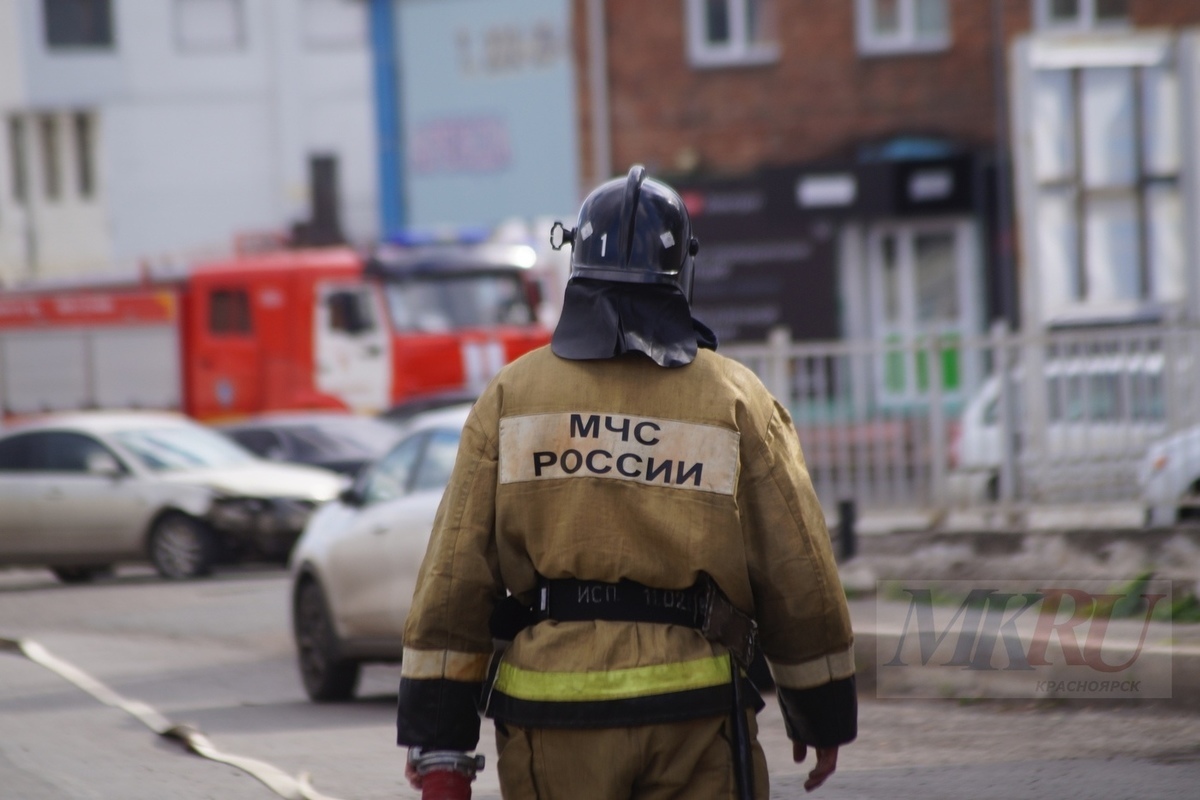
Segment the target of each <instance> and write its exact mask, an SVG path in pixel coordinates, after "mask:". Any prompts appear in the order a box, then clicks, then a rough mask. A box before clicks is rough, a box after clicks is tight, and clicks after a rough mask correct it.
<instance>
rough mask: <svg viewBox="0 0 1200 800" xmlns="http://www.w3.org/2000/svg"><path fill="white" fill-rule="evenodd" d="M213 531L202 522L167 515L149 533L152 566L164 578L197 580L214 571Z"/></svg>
mask: <svg viewBox="0 0 1200 800" xmlns="http://www.w3.org/2000/svg"><path fill="white" fill-rule="evenodd" d="M213 551H214V542H213V536H212V532H211V531H209V530H208V528H207V527H205V526H204V524H203V523H201V522H200V521H199V520H196V519H192V518H191V517H188V516H184V515H183V514H168V515H167V516H165V517H163V518H162V519H160V520H159V521H158V522H157V523H155V525H154V530H153V531H151V532H150V563H152V564H153V565H154V568H155V569H156V570H158V574H159V575H162V576H163V577H164V578H171V579H173V580H179V579H182V578H198V577H200V576H201V575H207V574H208V573H209V572H211V571H212V565H213V560H214V556H213Z"/></svg>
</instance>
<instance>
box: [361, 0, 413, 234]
mask: <svg viewBox="0 0 1200 800" xmlns="http://www.w3.org/2000/svg"><path fill="white" fill-rule="evenodd" d="M370 4H371V5H370V15H371V16H370V23H371V67H372V71H373V74H374V78H375V80H374V84H375V138H376V148H377V152H378V158H379V164H378V169H379V181H378V183H379V227H380V238H383V239H388V238H391V237H392V236H394V235H396V234H398V233H399V232H400V231H401V230H402V229H403V228H404V222H405V218H406V216H407V209H406V208H405V202H404V199H405V198H404V180H403V177H404V172H403V164H404V141H403V136H402V128H401V124H400V121H401V118H402V109H401V102H400V61H399V58H398V57H397V42H396V36H397V30H396V9H395V0H370Z"/></svg>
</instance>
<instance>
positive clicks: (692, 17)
mask: <svg viewBox="0 0 1200 800" xmlns="http://www.w3.org/2000/svg"><path fill="white" fill-rule="evenodd" d="M685 11H686V16H687V19H686V21H685V25H686V27H687V39H688V56H689V58H690V59H691V63H692V64H693V65H694V66H698V67H720V66H737V65H755V64H766V63H770V62H773V61H776V60H778V58H779V45H778V44H777V43H776V40H775V0H687V5H686V6H685Z"/></svg>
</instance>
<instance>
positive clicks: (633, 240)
mask: <svg viewBox="0 0 1200 800" xmlns="http://www.w3.org/2000/svg"><path fill="white" fill-rule="evenodd" d="M567 242H570V243H571V245H572V252H571V278H572V279H574V278H590V279H594V280H601V281H614V282H616V283H656V284H666V285H670V286H675V287H676V288H678V289H679V290H680V291H681V292H682V293H683V296H684V297H685V298H687V299H688V301H689V302H690V301H691V299H692V274H693V271H694V268H695V267H694V265H695V261H694V257H695V255H696V252H697V251H698V250H699V249H700V243H699V242H698V241H696V239H695V237H693V236H692V222H691V219H690V218H689V217H688V212H687V208H686V207H684V205H683V200H682V198H680V197H679V195H678V194H676V192H675V190H674V189H672V188H671V187H670V186H667V185H666V184H665V183H662V182H660V181H656V180H654V179H653V178H647V177H646V168H645V167H643V166H641V165H640V164H639V165H636V166H634V167H633V168H632V169H630V170H629V175H628V176H627V177H626V178H624V179H621V178H617V179H615V180H611V181H608V182H607V183H605V184H602V185H601V186H599V187H597V188H596V189H594V190H593V191H592V193H591V194H589V195H588V196H587V199H586V200H584V201H583V206H582V207H581V208H580V209H579V222H578V224H577V226H576V227H575V228H574V229H573V230H567V229H565V228H564V227H563V224H562V223H561V222H556V223H554V227H553V228H552V229H551V232H550V243H551V245H552V246H553V247H554V249H555V250H558V249H559V248H561V247H562V245H563V244H564V243H567Z"/></svg>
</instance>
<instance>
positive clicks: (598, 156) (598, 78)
mask: <svg viewBox="0 0 1200 800" xmlns="http://www.w3.org/2000/svg"><path fill="white" fill-rule="evenodd" d="M587 30H588V79H589V83H588V87H589V89H590V90H591V95H592V172H593V180H592V183H600V182H601V181H605V180H607V179H608V178H609V176H611V175H612V141H611V139H610V136H609V130H610V128H609V124H610V123H609V113H608V111H609V109H608V37H607V34H606V32H605V28H604V0H588V4H587Z"/></svg>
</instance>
